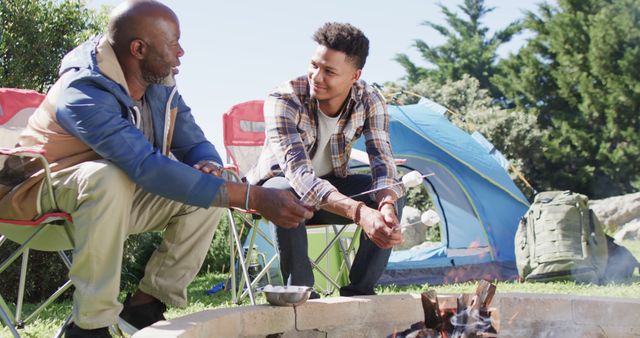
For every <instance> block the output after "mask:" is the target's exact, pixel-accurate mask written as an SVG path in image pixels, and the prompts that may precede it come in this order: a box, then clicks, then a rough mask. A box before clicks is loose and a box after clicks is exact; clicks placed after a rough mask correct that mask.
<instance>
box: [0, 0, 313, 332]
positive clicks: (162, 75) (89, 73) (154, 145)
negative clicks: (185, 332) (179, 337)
mask: <svg viewBox="0 0 640 338" xmlns="http://www.w3.org/2000/svg"><path fill="white" fill-rule="evenodd" d="M179 39H180V28H179V23H178V18H177V17H176V15H175V14H174V12H173V11H171V9H169V8H168V7H166V6H164V5H163V4H161V3H158V2H155V1H152V0H143V1H127V2H124V3H122V4H120V5H119V6H117V7H116V8H115V9H114V10H113V12H112V14H111V16H110V19H109V25H108V32H107V34H106V35H105V36H102V37H97V38H94V39H92V40H91V41H88V42H86V43H84V44H82V45H80V46H79V47H77V48H76V49H74V50H73V51H72V52H70V53H69V54H68V55H67V56H65V58H64V59H63V61H62V65H61V68H60V74H61V75H60V78H59V80H58V81H57V82H56V83H55V84H54V86H53V87H52V88H51V90H50V91H49V93H48V94H47V97H46V99H45V100H44V102H43V103H42V105H41V106H40V107H39V108H38V109H37V111H36V112H35V113H34V115H33V116H32V117H31V118H30V120H29V125H28V128H27V129H26V131H25V132H24V133H23V135H22V136H21V140H20V145H22V146H34V147H39V148H41V149H43V150H45V151H46V156H47V158H48V160H49V161H50V162H51V164H52V166H51V167H52V168H53V170H54V171H55V172H54V173H53V185H54V189H55V194H56V197H57V199H58V201H59V206H58V207H59V209H61V210H63V211H66V212H68V213H70V214H71V216H72V217H73V225H74V228H73V229H72V235H73V239H74V242H75V248H74V250H73V264H72V266H71V270H70V273H69V276H70V278H71V280H72V281H73V284H74V286H75V292H74V295H73V305H74V310H73V322H74V323H73V324H72V325H70V326H69V327H67V329H66V336H67V337H109V336H110V335H109V331H108V329H107V327H108V326H110V325H112V324H115V323H116V322H118V315H120V317H121V318H122V319H123V321H122V324H123V325H125V326H132V327H133V329H140V328H143V327H145V326H148V325H150V324H152V323H154V322H156V321H158V320H161V319H164V316H163V312H164V311H165V309H166V305H165V304H170V305H174V306H184V305H185V304H186V301H187V299H186V298H187V294H186V287H187V285H188V284H189V283H190V282H191V281H192V279H193V278H194V276H195V275H196V273H197V272H198V270H199V268H200V266H201V264H202V261H203V259H204V257H205V255H206V253H207V250H208V248H209V245H210V243H211V239H212V237H213V234H214V232H215V228H216V225H217V223H218V221H219V219H220V216H221V211H222V210H223V209H222V208H221V207H227V206H229V205H231V206H240V207H245V206H249V207H250V208H253V209H257V210H258V211H259V212H261V213H262V214H263V215H265V216H266V217H267V218H269V219H272V220H274V221H275V222H278V224H283V225H284V226H285V227H295V226H297V224H299V223H300V222H302V221H304V220H305V219H308V218H310V217H311V215H312V213H311V212H310V211H308V210H307V209H306V207H305V206H304V205H303V204H302V203H301V202H300V201H299V200H298V199H297V198H296V197H295V196H294V195H293V194H291V193H289V192H284V191H280V190H276V189H266V188H261V187H254V188H251V189H249V186H247V185H244V184H236V183H231V182H225V181H223V180H222V179H221V178H219V177H218V176H217V174H218V173H219V164H220V163H221V160H220V156H219V155H218V153H217V152H216V150H215V148H214V147H213V145H212V144H211V143H210V142H208V141H207V140H206V139H205V137H204V135H203V133H202V131H201V129H200V128H199V127H198V126H197V125H196V123H195V121H194V119H193V116H192V115H191V111H190V109H189V107H187V106H186V104H185V102H184V101H183V99H182V97H181V96H180V94H179V93H178V91H177V88H176V87H175V84H174V83H173V75H175V74H177V73H178V66H179V65H180V61H179V59H180V57H181V56H182V55H183V54H184V51H183V49H182V47H181V46H180V42H179ZM176 159H177V160H176ZM41 180H42V177H41V175H40V174H38V173H34V174H33V175H31V177H30V178H28V179H27V180H26V181H24V182H22V183H21V184H20V185H19V186H17V187H15V188H14V189H13V190H11V192H9V193H8V194H6V195H5V196H0V198H1V200H0V207H1V208H0V214H3V216H6V217H13V218H23V219H28V218H31V217H33V216H35V214H36V212H37V210H47V209H51V208H52V206H51V205H37V203H36V201H37V200H38V196H37V195H38V190H39V189H38V188H39V183H40V182H41ZM159 230H164V240H163V242H162V244H161V246H160V247H159V248H158V250H157V251H156V252H155V253H154V254H153V256H152V257H151V259H150V260H149V262H148V263H147V266H146V270H145V275H144V278H143V279H142V281H141V282H140V285H139V289H138V291H137V292H136V293H135V294H134V295H133V296H132V297H129V298H127V300H126V301H125V303H124V308H123V305H121V304H120V303H119V302H118V300H117V297H118V293H119V283H120V268H121V261H122V253H123V243H124V241H125V239H126V237H127V235H129V234H132V233H140V232H145V231H159Z"/></svg>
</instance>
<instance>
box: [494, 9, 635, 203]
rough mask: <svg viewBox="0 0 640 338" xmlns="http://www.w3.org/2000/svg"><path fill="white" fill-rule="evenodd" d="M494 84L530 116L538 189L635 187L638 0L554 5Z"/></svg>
mask: <svg viewBox="0 0 640 338" xmlns="http://www.w3.org/2000/svg"><path fill="white" fill-rule="evenodd" d="M524 24H525V26H526V27H527V28H529V29H530V30H532V31H533V32H534V33H535V37H534V38H533V39H532V40H531V41H530V42H529V43H528V44H527V45H526V46H525V47H523V48H522V49H521V50H520V51H519V52H518V54H516V55H514V56H512V57H511V58H510V59H508V60H504V62H503V63H502V64H501V74H498V75H496V76H495V77H494V79H493V81H494V83H495V84H496V85H497V86H498V88H500V90H501V91H502V92H504V93H505V95H506V96H507V97H508V98H509V99H510V100H512V101H513V102H514V103H515V104H516V105H517V107H518V108H519V109H523V110H525V111H527V112H529V113H532V114H534V115H535V116H536V118H537V121H538V123H539V124H540V125H541V126H542V127H543V128H545V129H546V130H548V133H547V135H546V137H545V141H544V143H545V147H544V155H545V168H544V172H546V173H547V174H548V176H547V178H546V182H544V185H545V186H546V187H549V188H555V189H570V190H574V191H577V192H581V193H584V194H587V195H589V196H592V197H597V198H600V197H606V196H611V195H617V194H621V193H627V192H632V191H636V190H638V189H639V188H640V172H639V171H638V170H637V168H639V167H640V137H638V131H639V129H640V117H639V116H640V85H639V83H640V81H639V80H640V0H612V1H603V0H584V1H572V0H559V1H558V7H557V8H555V7H552V6H551V5H548V4H542V5H540V6H539V14H534V13H532V12H529V13H527V17H526V19H525V22H524Z"/></svg>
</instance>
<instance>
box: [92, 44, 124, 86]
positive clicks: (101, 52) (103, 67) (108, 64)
mask: <svg viewBox="0 0 640 338" xmlns="http://www.w3.org/2000/svg"><path fill="white" fill-rule="evenodd" d="M96 61H97V63H98V69H100V72H101V73H102V74H103V75H104V76H106V77H108V78H109V79H111V80H112V81H114V82H115V83H117V84H119V85H121V86H122V88H124V90H125V91H126V92H127V94H128V95H131V93H130V92H129V86H127V80H126V78H125V77H124V72H123V71H122V67H121V66H120V63H119V62H118V58H117V57H116V53H115V51H114V50H113V48H112V47H111V45H110V44H109V41H108V40H107V38H106V37H105V36H103V37H102V38H100V42H98V45H97V46H96Z"/></svg>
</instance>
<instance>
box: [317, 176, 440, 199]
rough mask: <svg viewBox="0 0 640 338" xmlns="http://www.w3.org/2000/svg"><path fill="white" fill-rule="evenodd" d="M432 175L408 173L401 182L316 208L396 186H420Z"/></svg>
mask: <svg viewBox="0 0 640 338" xmlns="http://www.w3.org/2000/svg"><path fill="white" fill-rule="evenodd" d="M434 175H435V173H429V174H426V175H422V174H421V173H420V172H419V171H417V170H414V171H410V172H408V173H406V174H404V175H402V181H401V182H398V183H394V184H390V185H387V186H383V187H379V188H375V189H371V190H367V191H363V192H361V193H359V194H355V195H351V196H346V197H343V198H341V199H338V200H335V201H331V202H326V203H322V204H320V205H319V206H318V208H322V207H324V206H327V205H329V204H331V203H335V202H340V201H343V200H346V199H349V198H354V197H358V196H362V195H365V194H369V193H372V192H375V191H379V190H382V189H388V188H391V187H395V186H396V185H400V184H402V185H404V187H405V188H413V187H417V186H419V185H420V184H422V180H423V179H424V178H426V177H429V176H434Z"/></svg>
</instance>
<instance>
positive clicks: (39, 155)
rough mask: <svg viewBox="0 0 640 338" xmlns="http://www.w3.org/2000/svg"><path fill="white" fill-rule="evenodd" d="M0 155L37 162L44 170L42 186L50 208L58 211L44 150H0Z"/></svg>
mask: <svg viewBox="0 0 640 338" xmlns="http://www.w3.org/2000/svg"><path fill="white" fill-rule="evenodd" d="M0 155H5V156H17V157H28V158H33V159H36V160H38V161H39V162H40V165H41V166H42V170H44V177H43V184H44V185H45V188H46V189H47V194H48V196H49V198H50V200H51V206H53V208H54V209H56V210H57V209H58V202H57V201H56V197H55V194H54V193H53V185H52V184H51V169H50V167H49V161H47V159H46V158H45V157H44V155H45V151H44V149H41V148H36V147H16V148H0Z"/></svg>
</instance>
